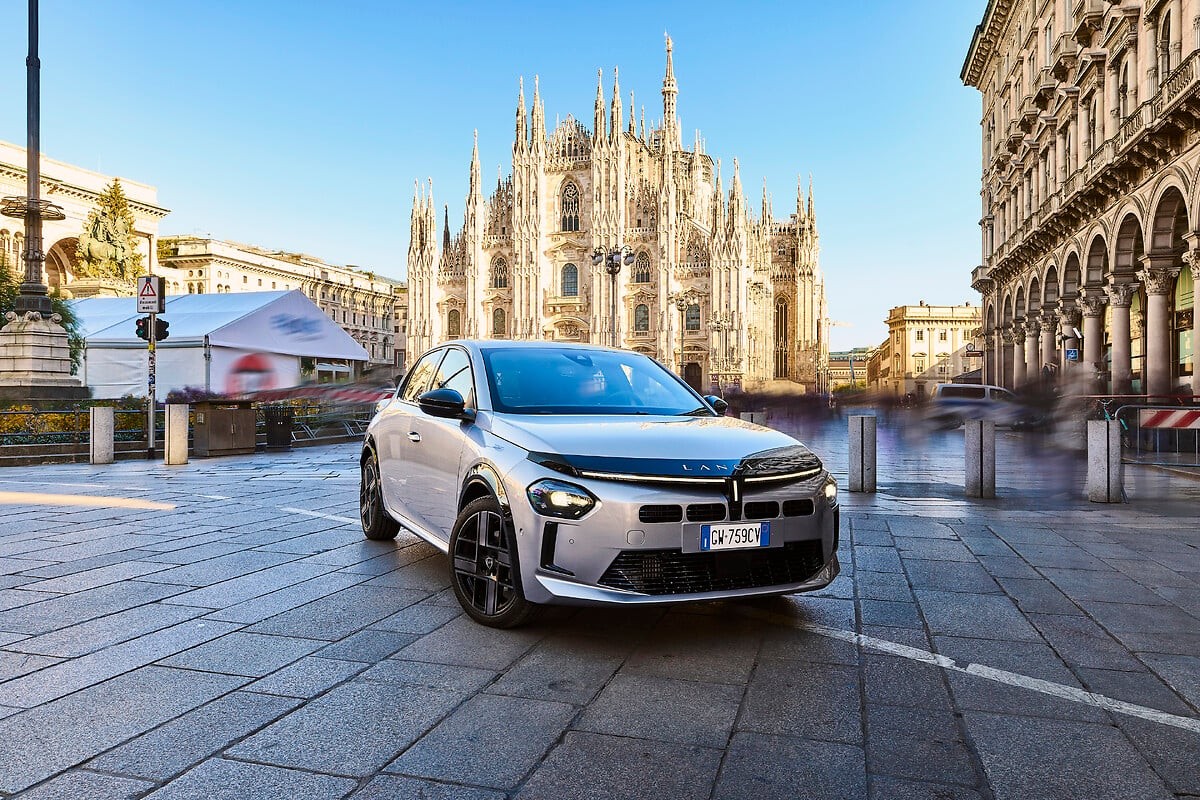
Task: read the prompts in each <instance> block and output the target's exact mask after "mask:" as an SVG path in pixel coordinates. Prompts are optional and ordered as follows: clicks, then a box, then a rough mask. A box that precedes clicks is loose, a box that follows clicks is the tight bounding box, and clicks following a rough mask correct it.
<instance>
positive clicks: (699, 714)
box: [573, 672, 744, 748]
mask: <svg viewBox="0 0 1200 800" xmlns="http://www.w3.org/2000/svg"><path fill="white" fill-rule="evenodd" d="M743 691H744V690H743V689H742V688H741V687H740V686H728V685H725V684H719V683H699V682H696V681H681V680H674V679H672V678H662V677H659V676H656V675H643V674H638V673H623V672H622V673H618V674H617V675H616V676H615V677H614V678H613V679H612V681H610V682H609V684H608V685H607V686H606V687H605V688H604V691H603V692H601V693H600V696H599V697H597V698H596V699H595V701H594V702H592V703H591V704H589V705H588V708H587V710H586V711H584V712H583V714H581V715H580V718H579V719H578V720H577V721H576V722H575V723H574V726H573V727H575V728H577V729H578V730H584V731H591V732H592V733H608V734H612V735H614V736H634V737H637V738H639V739H656V740H659V741H664V742H677V743H679V744H695V745H702V746H704V747H716V748H724V747H725V745H726V744H727V743H728V741H729V734H730V731H731V730H732V729H733V725H734V721H735V720H736V718H737V713H738V707H739V706H740V705H741V702H742V694H743Z"/></svg>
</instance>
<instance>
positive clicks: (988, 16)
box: [959, 0, 1013, 90]
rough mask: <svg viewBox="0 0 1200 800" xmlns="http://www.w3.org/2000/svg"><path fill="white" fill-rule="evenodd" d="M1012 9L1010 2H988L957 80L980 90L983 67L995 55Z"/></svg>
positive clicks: (995, 0)
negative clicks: (959, 79)
mask: <svg viewBox="0 0 1200 800" xmlns="http://www.w3.org/2000/svg"><path fill="white" fill-rule="evenodd" d="M1012 9H1013V2H1012V0H988V6H987V9H986V10H985V11H984V12H983V21H982V22H980V23H979V24H978V25H976V26H975V35H974V36H972V37H971V47H970V49H969V50H967V58H966V61H965V62H964V63H963V67H962V71H961V72H960V73H959V78H961V79H962V82H963V83H964V84H966V85H967V86H973V87H975V88H976V89H980V90H982V87H981V86H980V78H982V77H983V70H984V67H985V66H986V65H987V62H988V61H989V60H990V59H991V58H992V56H993V55H994V54H995V49H996V44H997V43H998V42H999V39H1000V35H1001V34H1002V33H1003V32H1004V28H1005V26H1006V25H1007V24H1008V18H1009V15H1010V14H1011V13H1012Z"/></svg>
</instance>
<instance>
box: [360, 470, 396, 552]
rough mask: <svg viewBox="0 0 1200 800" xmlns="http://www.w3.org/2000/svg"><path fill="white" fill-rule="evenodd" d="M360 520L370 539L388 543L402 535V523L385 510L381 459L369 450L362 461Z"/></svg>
mask: <svg viewBox="0 0 1200 800" xmlns="http://www.w3.org/2000/svg"><path fill="white" fill-rule="evenodd" d="M358 518H359V519H360V520H361V521H362V529H363V534H364V535H365V536H366V537H367V538H368V539H374V540H376V541H387V540H388V539H395V538H396V534H398V533H400V523H398V522H396V520H394V519H392V518H391V517H390V516H389V515H388V513H387V511H386V510H384V508H383V488H382V485H381V483H380V480H379V459H377V458H376V457H375V451H374V450H367V454H366V457H365V458H363V461H362V471H361V473H360V476H359V483H358Z"/></svg>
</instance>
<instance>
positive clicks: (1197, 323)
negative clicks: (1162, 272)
mask: <svg viewBox="0 0 1200 800" xmlns="http://www.w3.org/2000/svg"><path fill="white" fill-rule="evenodd" d="M1183 261H1184V263H1185V264H1187V268H1188V269H1190V270H1191V271H1192V281H1193V282H1194V283H1193V285H1200V249H1198V250H1189V251H1188V252H1186V253H1184V254H1183ZM1197 310H1200V303H1197V302H1196V292H1195V291H1193V292H1192V394H1193V395H1200V358H1197V357H1196V356H1197V352H1196V348H1197V346H1198V345H1200V314H1197V313H1196V311H1197Z"/></svg>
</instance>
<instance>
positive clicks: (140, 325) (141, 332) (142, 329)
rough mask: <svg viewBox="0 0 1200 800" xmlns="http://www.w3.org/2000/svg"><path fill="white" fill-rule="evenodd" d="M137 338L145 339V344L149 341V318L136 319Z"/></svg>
mask: <svg viewBox="0 0 1200 800" xmlns="http://www.w3.org/2000/svg"><path fill="white" fill-rule="evenodd" d="M137 337H138V338H139V339H145V340H146V341H147V342H148V341H150V318H149V317H138V318H137Z"/></svg>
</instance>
